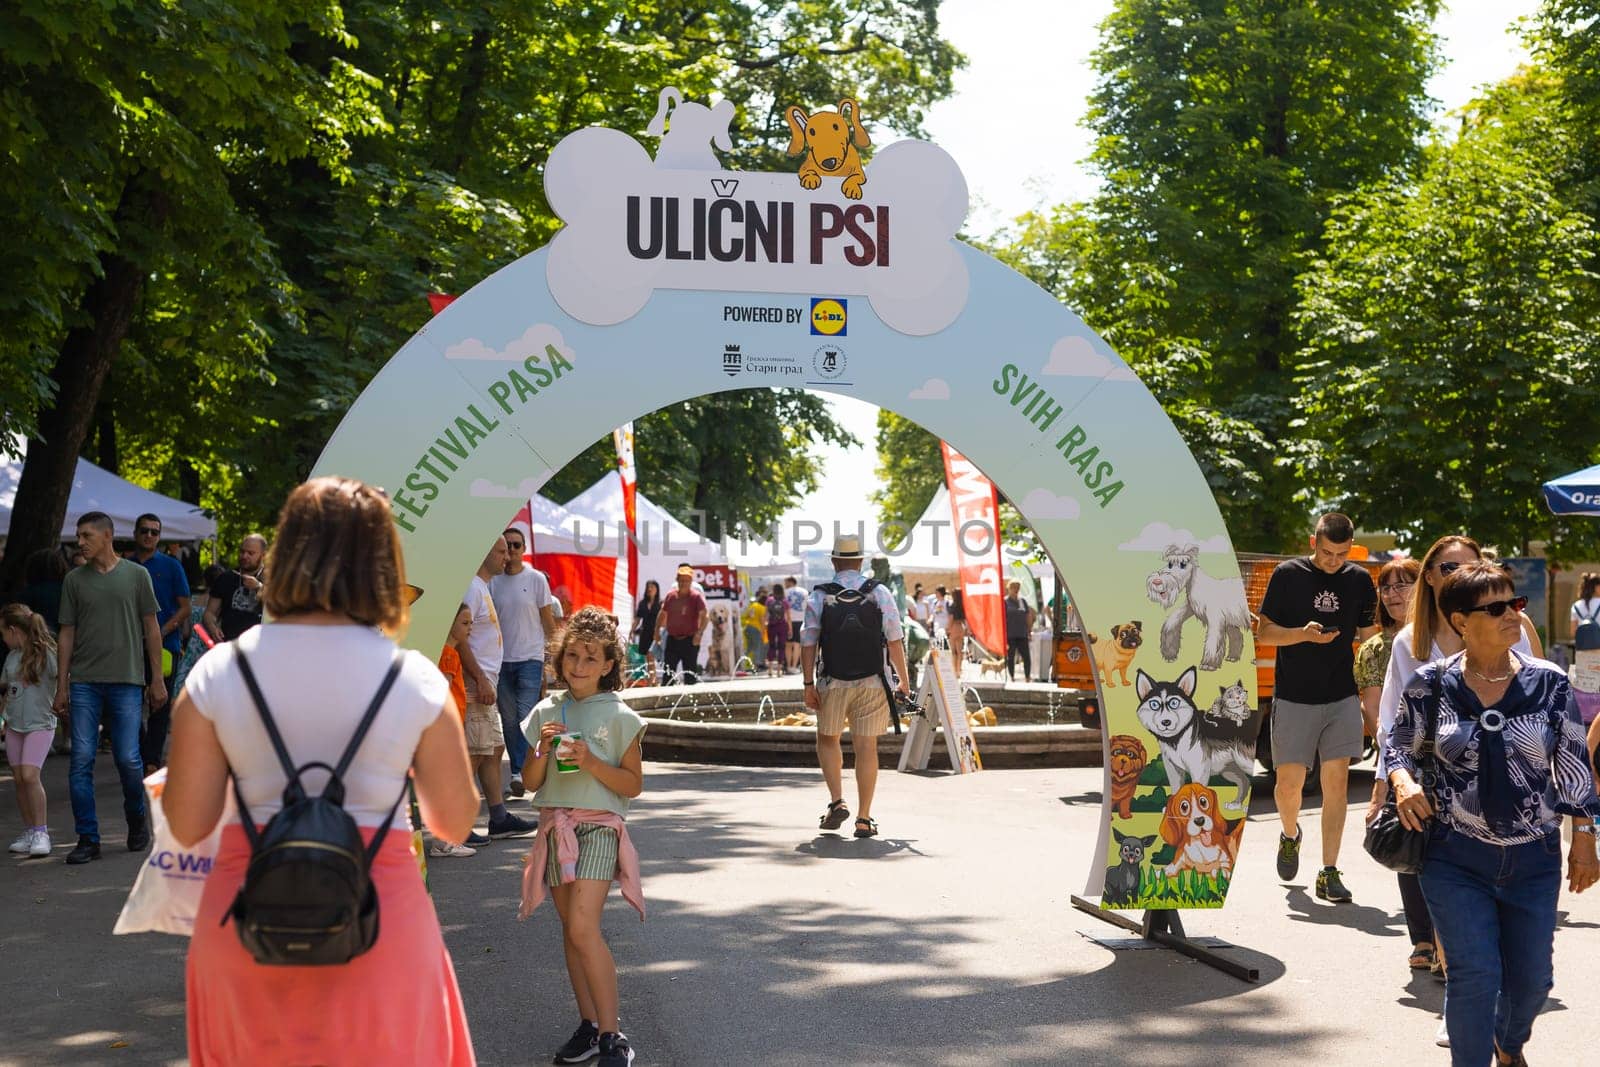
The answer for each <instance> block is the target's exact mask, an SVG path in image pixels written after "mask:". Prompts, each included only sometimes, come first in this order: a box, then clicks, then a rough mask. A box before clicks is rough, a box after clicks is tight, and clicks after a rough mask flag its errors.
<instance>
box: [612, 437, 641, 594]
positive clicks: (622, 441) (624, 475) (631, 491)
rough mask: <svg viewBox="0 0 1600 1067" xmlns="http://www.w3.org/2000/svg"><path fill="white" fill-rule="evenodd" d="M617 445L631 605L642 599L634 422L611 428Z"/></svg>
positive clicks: (637, 475) (613, 439)
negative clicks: (626, 530) (625, 527)
mask: <svg viewBox="0 0 1600 1067" xmlns="http://www.w3.org/2000/svg"><path fill="white" fill-rule="evenodd" d="M611 439H612V441H613V442H615V444H616V446H617V475H618V476H619V477H620V478H621V479H622V516H623V518H624V519H626V520H627V523H628V597H629V601H630V602H629V604H628V608H629V610H630V611H631V610H632V608H633V605H634V604H636V603H638V601H639V505H638V495H639V474H638V471H637V470H636V469H635V468H634V465H633V423H631V422H629V423H625V424H623V425H622V426H619V427H617V428H616V429H615V430H612V431H611Z"/></svg>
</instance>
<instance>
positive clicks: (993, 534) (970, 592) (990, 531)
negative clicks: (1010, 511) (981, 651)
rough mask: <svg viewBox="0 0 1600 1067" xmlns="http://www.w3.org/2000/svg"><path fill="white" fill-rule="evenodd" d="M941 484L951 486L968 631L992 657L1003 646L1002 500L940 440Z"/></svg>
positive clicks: (958, 454)
mask: <svg viewBox="0 0 1600 1067" xmlns="http://www.w3.org/2000/svg"><path fill="white" fill-rule="evenodd" d="M939 445H940V447H941V449H942V450H943V451H944V480H945V484H946V485H948V486H949V487H950V510H951V512H952V516H951V517H952V519H953V520H954V522H955V534H956V553H957V555H958V556H959V558H960V560H961V604H962V607H963V608H964V609H965V611H966V616H967V630H968V632H970V633H971V634H972V636H973V637H974V638H976V639H977V642H978V644H980V645H982V646H983V647H984V648H986V649H988V650H989V652H990V653H991V654H993V655H999V654H1000V653H1001V652H1003V651H1005V647H1006V605H1005V590H1004V589H1003V588H1002V586H1001V575H1002V573H1003V572H1002V570H1001V564H1000V496H999V494H998V493H996V492H995V488H994V483H993V482H991V481H990V480H989V479H988V478H986V477H984V474H983V472H982V471H980V470H979V469H978V468H977V467H975V466H973V464H972V461H971V460H969V459H968V458H967V457H966V456H963V455H962V454H961V453H960V452H957V451H956V450H955V449H953V448H951V447H950V446H949V445H947V444H945V443H944V442H943V441H941V442H939Z"/></svg>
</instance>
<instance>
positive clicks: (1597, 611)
mask: <svg viewBox="0 0 1600 1067" xmlns="http://www.w3.org/2000/svg"><path fill="white" fill-rule="evenodd" d="M1578 609H1579V610H1578V619H1579V622H1578V625H1577V626H1576V627H1574V628H1573V631H1572V647H1573V648H1574V649H1576V650H1577V651H1579V652H1589V651H1592V650H1594V649H1597V648H1600V619H1597V618H1596V617H1595V616H1597V615H1600V608H1597V607H1595V606H1594V604H1593V602H1592V601H1591V602H1590V603H1588V604H1579V605H1578ZM1585 611H1587V616H1588V617H1587V618H1585Z"/></svg>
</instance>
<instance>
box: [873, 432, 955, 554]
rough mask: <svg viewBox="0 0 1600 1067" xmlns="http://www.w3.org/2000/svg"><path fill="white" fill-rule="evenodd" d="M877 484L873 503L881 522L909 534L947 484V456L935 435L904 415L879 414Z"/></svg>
mask: <svg viewBox="0 0 1600 1067" xmlns="http://www.w3.org/2000/svg"><path fill="white" fill-rule="evenodd" d="M877 444H878V480H879V482H880V485H879V487H878V488H877V489H874V490H873V491H872V501H873V503H875V504H877V505H878V521H879V523H880V524H882V525H884V526H888V527H890V528H891V530H893V529H897V528H898V529H904V530H907V531H909V530H910V529H911V526H912V524H913V523H915V522H916V521H917V520H918V519H920V518H922V513H923V512H924V511H926V510H928V503H929V502H930V501H932V500H933V495H934V494H935V493H937V492H938V491H939V487H940V486H941V485H943V484H944V454H943V453H942V452H941V451H940V449H939V438H938V436H937V435H936V434H933V433H930V432H928V431H927V430H924V429H923V428H922V427H921V426H918V425H917V424H916V423H914V422H912V421H911V420H910V419H908V418H906V417H905V416H903V415H897V414H895V413H894V412H892V411H885V410H880V411H879V412H878V439H877Z"/></svg>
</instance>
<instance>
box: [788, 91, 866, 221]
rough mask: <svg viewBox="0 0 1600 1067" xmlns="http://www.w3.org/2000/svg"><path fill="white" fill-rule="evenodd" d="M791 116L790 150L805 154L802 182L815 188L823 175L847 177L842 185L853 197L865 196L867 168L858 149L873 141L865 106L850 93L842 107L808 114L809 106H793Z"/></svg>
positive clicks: (853, 198)
mask: <svg viewBox="0 0 1600 1067" xmlns="http://www.w3.org/2000/svg"><path fill="white" fill-rule="evenodd" d="M787 118H788V120H789V129H790V130H791V131H792V132H793V134H794V136H793V137H791V138H790V139H789V154H790V155H791V156H798V155H800V154H802V153H804V155H805V161H804V162H803V163H801V164H800V185H801V187H802V188H806V189H815V188H817V187H818V186H820V185H821V184H822V179H823V176H824V175H826V176H827V177H829V178H843V179H844V182H843V183H842V184H841V186H840V188H841V189H842V190H843V191H844V195H845V196H846V197H848V198H849V199H851V200H860V199H861V186H862V185H863V184H865V183H866V180H867V172H866V171H864V170H863V169H862V168H861V153H860V152H859V151H858V149H862V148H866V147H867V146H868V145H870V144H872V139H871V138H869V137H868V136H867V129H866V127H865V126H863V125H861V108H860V107H859V106H858V105H857V104H856V102H855V101H854V100H852V99H850V98H849V97H845V98H844V99H843V100H841V101H839V110H838V111H818V112H816V113H815V114H812V115H808V114H806V111H805V108H802V107H798V106H791V107H790V108H789V111H788V114H787Z"/></svg>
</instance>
